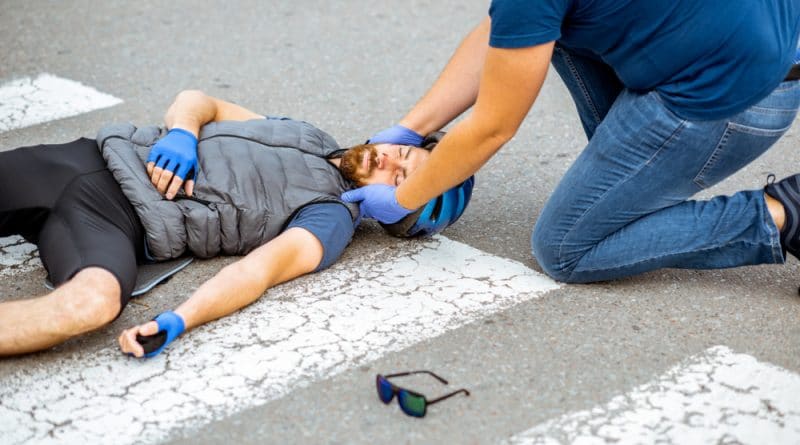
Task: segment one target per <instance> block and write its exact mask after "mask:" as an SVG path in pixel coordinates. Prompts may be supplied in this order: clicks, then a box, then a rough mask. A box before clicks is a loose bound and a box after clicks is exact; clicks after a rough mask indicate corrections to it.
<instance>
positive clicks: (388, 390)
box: [375, 371, 469, 417]
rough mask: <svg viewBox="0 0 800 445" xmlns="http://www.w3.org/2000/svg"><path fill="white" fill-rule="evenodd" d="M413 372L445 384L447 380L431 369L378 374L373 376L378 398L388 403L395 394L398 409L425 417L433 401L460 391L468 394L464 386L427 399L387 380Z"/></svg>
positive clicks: (411, 414) (408, 413) (410, 414)
mask: <svg viewBox="0 0 800 445" xmlns="http://www.w3.org/2000/svg"><path fill="white" fill-rule="evenodd" d="M413 374H428V375H430V376H432V377H433V378H435V379H436V380H438V381H440V382H442V383H444V384H445V385H447V380H445V379H443V378H441V377H439V376H438V375H436V374H434V373H432V372H431V371H409V372H401V373H397V374H389V375H381V374H378V375H377V376H375V386H376V387H377V389H378V398H379V399H381V402H383V403H385V404H387V405H388V404H389V402H391V401H392V399H393V398H394V396H395V395H397V403H399V404H400V409H402V410H403V412H404V413H406V414H407V415H409V416H412V417H425V413H427V412H428V405H433V404H434V403H437V402H441V401H442V400H444V399H447V398H450V397H453V396H454V395H456V394H459V393H462V392H463V393H464V394H465V395H469V391H467V390H466V389H464V388H461V389H459V390H457V391H453V392H451V393H449V394H445V395H443V396H441V397H438V398H436V399H433V400H428V399H427V398H426V397H425V396H424V395H422V394H420V393H418V392H416V391H411V390H409V389H406V388H401V387H399V386H397V385H395V384H393V383H392V382H390V381H389V380H388V379H390V378H392V377H404V376H407V375H413Z"/></svg>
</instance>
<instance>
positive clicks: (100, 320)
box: [53, 267, 121, 335]
mask: <svg viewBox="0 0 800 445" xmlns="http://www.w3.org/2000/svg"><path fill="white" fill-rule="evenodd" d="M120 289H121V288H120V284H119V281H118V280H117V278H116V277H115V276H114V275H113V274H112V273H111V272H109V271H107V270H106V269H102V268H99V267H88V268H86V269H82V270H81V271H79V272H78V273H76V274H75V275H74V276H73V277H72V278H71V279H70V280H69V281H68V282H66V283H64V284H63V285H62V286H59V287H58V289H56V290H55V291H53V296H54V298H55V300H56V304H57V305H58V310H59V312H60V313H61V314H62V317H60V320H61V321H63V325H62V326H61V327H62V328H63V329H64V330H65V331H67V332H69V333H71V334H75V335H77V334H80V333H83V332H88V331H91V330H93V329H97V328H99V327H101V326H104V325H106V324H108V323H109V322H111V321H112V320H114V318H115V317H116V316H117V314H119V311H120V309H121V308H120V292H121V290H120Z"/></svg>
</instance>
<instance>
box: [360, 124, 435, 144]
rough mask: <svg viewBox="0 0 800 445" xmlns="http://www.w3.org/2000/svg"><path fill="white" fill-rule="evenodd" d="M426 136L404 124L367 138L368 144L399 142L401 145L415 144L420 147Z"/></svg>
mask: <svg viewBox="0 0 800 445" xmlns="http://www.w3.org/2000/svg"><path fill="white" fill-rule="evenodd" d="M423 139H424V138H423V137H422V135H421V134H419V133H417V132H416V131H414V130H411V129H408V128H406V127H404V126H402V125H395V126H393V127H389V128H387V129H385V130H383V131H380V132H378V133H377V134H376V135H375V136H372V137H371V138H369V140H367V143H368V144H399V145H413V146H415V147H419V146H420V145H422V140H423Z"/></svg>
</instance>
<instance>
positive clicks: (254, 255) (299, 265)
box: [119, 227, 323, 357]
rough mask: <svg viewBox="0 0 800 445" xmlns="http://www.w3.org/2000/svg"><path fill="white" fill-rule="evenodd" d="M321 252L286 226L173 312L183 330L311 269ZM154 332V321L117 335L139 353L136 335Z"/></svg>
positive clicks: (228, 311)
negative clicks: (181, 324)
mask: <svg viewBox="0 0 800 445" xmlns="http://www.w3.org/2000/svg"><path fill="white" fill-rule="evenodd" d="M322 255H323V247H322V244H321V243H320V241H319V240H318V239H317V238H316V237H315V236H314V235H313V234H312V233H311V232H309V231H308V230H306V229H303V228H300V227H292V228H289V229H287V230H286V231H284V232H283V233H282V234H280V235H279V236H278V237H276V238H274V239H273V240H272V241H270V242H268V243H267V244H264V245H263V246H261V247H259V248H258V249H256V250H254V251H252V252H250V253H249V254H248V255H247V256H245V257H244V258H242V259H241V260H239V261H237V262H235V263H233V264H230V265H228V266H226V267H225V268H224V269H222V270H221V271H220V272H219V273H217V274H216V275H215V276H214V277H213V278H211V279H210V280H208V281H206V282H205V283H203V285H202V286H200V287H199V288H198V289H197V290H196V291H195V292H194V294H193V295H192V296H191V297H190V298H189V299H188V300H186V301H185V302H184V303H183V304H181V305H180V306H178V308H177V309H176V310H175V313H176V314H178V315H179V316H180V318H181V319H182V320H183V323H184V324H185V328H186V330H189V329H192V328H195V327H197V326H200V325H201V324H203V323H207V322H209V321H211V320H215V319H217V318H220V317H224V316H226V315H228V314H231V313H233V312H235V311H237V310H239V309H241V308H243V307H245V306H247V305H249V304H250V303H252V302H254V301H255V300H257V299H258V298H259V297H260V296H261V295H262V294H263V293H264V292H265V291H266V290H267V289H269V288H271V287H272V286H275V285H277V284H280V283H283V282H285V281H289V280H291V279H294V278H296V277H299V276H300V275H303V274H306V273H308V272H311V271H313V270H314V269H315V268H316V267H317V266H318V265H319V263H320V261H321V260H322ZM157 332H158V325H157V324H156V322H155V321H150V322H148V323H145V324H142V325H139V326H134V327H133V328H130V329H127V330H125V331H123V332H122V334H121V335H120V336H119V345H120V349H122V352H125V353H131V354H133V355H135V356H136V357H141V356H142V355H144V350H143V348H142V346H141V345H140V344H139V343H138V342H137V341H136V335H137V334H140V335H143V336H149V335H154V334H156V333H157Z"/></svg>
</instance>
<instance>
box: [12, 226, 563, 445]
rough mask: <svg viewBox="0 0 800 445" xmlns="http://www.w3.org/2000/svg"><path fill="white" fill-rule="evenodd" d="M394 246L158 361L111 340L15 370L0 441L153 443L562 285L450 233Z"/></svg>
mask: <svg viewBox="0 0 800 445" xmlns="http://www.w3.org/2000/svg"><path fill="white" fill-rule="evenodd" d="M393 247H394V248H391V249H389V248H385V249H379V250H376V251H372V252H370V253H369V254H366V255H365V256H362V257H360V258H358V259H349V260H346V261H342V262H340V263H338V264H337V265H335V266H333V267H332V268H330V269H328V270H326V271H324V272H322V273H319V274H316V275H313V276H309V277H305V278H303V279H301V280H302V281H301V283H302V284H301V285H300V286H297V285H295V286H282V287H279V288H276V289H275V290H272V291H270V292H269V293H268V295H267V296H265V297H262V299H261V300H259V301H258V302H256V303H255V304H253V305H251V306H250V307H248V308H246V309H245V310H243V311H241V312H238V313H236V314H234V315H232V316H230V317H226V318H224V319H222V320H218V321H216V322H213V323H210V324H208V325H205V326H203V327H201V328H199V329H197V330H196V331H193V332H191V333H189V334H188V335H185V336H184V337H183V338H181V339H179V340H178V341H176V342H175V343H173V344H172V345H170V347H169V349H168V351H167V353H165V354H161V355H160V356H157V357H155V358H154V359H151V360H147V361H142V360H138V359H133V358H127V357H123V356H122V355H121V354H120V352H119V350H117V349H116V348H111V347H110V348H108V349H106V350H103V351H100V352H99V353H91V354H89V353H86V354H78V355H77V356H74V357H71V358H68V359H60V360H57V361H53V362H49V363H46V364H44V365H42V366H41V367H39V368H36V369H27V370H24V372H19V373H17V374H15V375H12V376H10V377H9V378H6V379H5V381H4V382H3V385H2V386H0V443H4V444H17V443H98V442H102V441H104V440H107V438H109V437H113V438H114V443H117V444H126V443H133V442H139V443H142V442H143V443H152V442H155V441H158V440H161V439H164V438H165V437H168V436H169V435H170V432H171V431H173V432H174V430H175V429H176V428H181V429H183V428H192V427H197V426H199V425H202V424H205V423H207V422H210V421H212V420H215V419H220V418H223V417H226V416H228V415H231V414H232V413H234V412H237V411H239V410H243V409H246V408H248V407H252V406H256V405H259V404H263V403H266V402H268V401H270V400H273V399H275V398H278V397H280V396H282V395H284V394H286V393H287V392H289V391H291V390H292V389H294V388H297V387H299V386H301V385H305V384H307V383H309V382H312V381H315V380H318V379H322V378H325V377H328V376H331V375H333V374H336V373H339V372H341V371H344V370H346V369H350V368H352V367H354V366H357V365H359V364H362V363H366V362H369V361H372V360H375V359H377V358H378V357H380V356H382V355H383V354H386V353H388V352H392V351H398V350H401V349H404V348H406V347H408V346H411V345H412V344H415V343H417V342H420V341H423V340H426V339H429V338H432V337H436V336H438V335H440V334H442V333H444V332H446V331H448V330H451V329H454V328H458V327H460V326H463V325H464V324H466V323H469V322H471V321H473V320H476V319H479V318H482V317H485V316H487V315H489V314H492V313H494V312H497V311H500V310H503V309H506V308H509V307H511V306H513V305H515V304H517V303H520V302H522V301H526V300H529V299H532V298H536V297H538V296H540V295H542V294H543V293H545V292H547V291H549V290H551V289H555V288H557V287H558V285H557V284H556V283H555V282H553V281H551V280H550V279H548V278H546V277H544V276H543V275H541V274H538V273H537V272H535V271H533V270H530V269H528V268H527V267H525V266H523V265H522V264H519V263H516V262H513V261H509V260H506V259H502V258H499V257H495V256H492V255H489V254H486V253H484V252H481V251H479V250H476V249H473V248H471V247H469V246H466V245H464V244H461V243H457V242H454V241H451V240H449V239H447V238H444V237H437V238H434V239H432V240H428V241H425V242H411V243H400V244H398V245H396V246H393ZM144 298H146V297H144Z"/></svg>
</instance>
